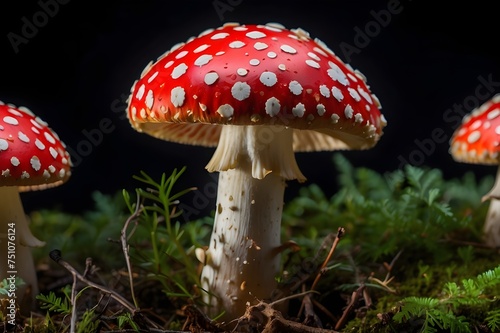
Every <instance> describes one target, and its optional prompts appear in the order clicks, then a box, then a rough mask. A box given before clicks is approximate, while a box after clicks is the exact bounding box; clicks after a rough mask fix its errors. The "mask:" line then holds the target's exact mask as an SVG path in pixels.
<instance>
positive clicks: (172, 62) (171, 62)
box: [163, 60, 174, 68]
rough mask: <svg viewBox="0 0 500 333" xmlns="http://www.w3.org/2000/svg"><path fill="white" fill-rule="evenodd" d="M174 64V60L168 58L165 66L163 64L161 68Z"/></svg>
mask: <svg viewBox="0 0 500 333" xmlns="http://www.w3.org/2000/svg"><path fill="white" fill-rule="evenodd" d="M173 64H174V61H173V60H170V61H168V62H167V63H166V64H165V66H163V68H169V67H170V66H172V65H173Z"/></svg>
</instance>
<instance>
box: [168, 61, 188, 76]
mask: <svg viewBox="0 0 500 333" xmlns="http://www.w3.org/2000/svg"><path fill="white" fill-rule="evenodd" d="M187 69H188V66H187V65H186V64H185V63H182V64H179V65H177V66H175V67H174V69H173V71H172V74H170V75H171V76H172V79H178V78H179V77H180V76H182V75H183V74H185V73H186V71H187Z"/></svg>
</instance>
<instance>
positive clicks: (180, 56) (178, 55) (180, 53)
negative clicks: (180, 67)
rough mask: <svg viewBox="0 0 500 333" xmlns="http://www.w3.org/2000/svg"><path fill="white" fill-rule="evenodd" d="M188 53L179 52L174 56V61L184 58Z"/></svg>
mask: <svg viewBox="0 0 500 333" xmlns="http://www.w3.org/2000/svg"><path fill="white" fill-rule="evenodd" d="M188 53H189V52H188V51H181V52H179V53H177V55H176V56H175V59H180V58H184V57H185V56H186V55H187V54H188Z"/></svg>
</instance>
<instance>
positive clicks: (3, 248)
mask: <svg viewBox="0 0 500 333" xmlns="http://www.w3.org/2000/svg"><path fill="white" fill-rule="evenodd" d="M44 244H45V243H44V242H42V241H40V240H38V239H37V238H36V237H35V236H33V234H32V233H31V231H30V229H29V225H28V220H27V217H26V215H25V213H24V209H23V206H22V203H21V198H20V196H19V192H18V189H17V186H7V187H0V272H1V273H0V280H3V279H5V278H21V279H22V280H23V281H24V285H19V286H16V288H15V294H16V302H17V305H18V306H19V307H20V311H21V313H24V314H29V313H30V311H31V310H32V309H33V308H34V306H35V295H37V294H38V279H37V275H36V270H35V264H34V261H33V256H32V253H31V248H30V247H35V246H43V245H44ZM9 288H10V287H9ZM9 288H8V289H9ZM7 296H9V295H7ZM3 297H4V296H2V298H3ZM9 298H11V297H9ZM11 299H12V298H11Z"/></svg>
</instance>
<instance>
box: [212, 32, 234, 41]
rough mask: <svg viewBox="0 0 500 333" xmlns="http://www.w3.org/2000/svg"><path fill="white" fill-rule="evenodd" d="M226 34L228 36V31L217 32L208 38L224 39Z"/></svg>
mask: <svg viewBox="0 0 500 333" xmlns="http://www.w3.org/2000/svg"><path fill="white" fill-rule="evenodd" d="M227 36H229V33H227V32H219V33H216V34H215V35H213V36H212V37H210V39H212V40H216V39H224V38H226V37H227Z"/></svg>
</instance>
